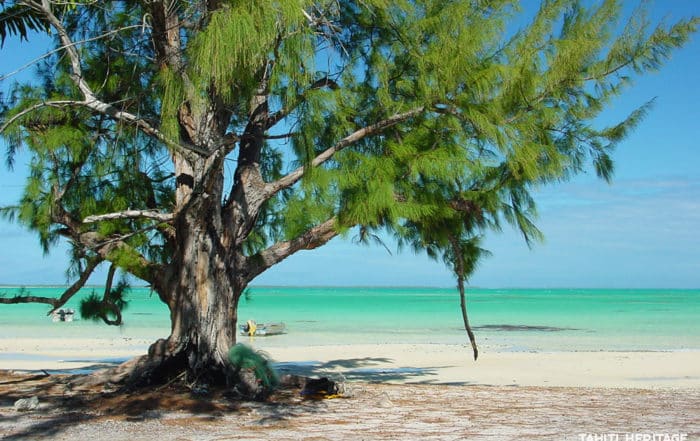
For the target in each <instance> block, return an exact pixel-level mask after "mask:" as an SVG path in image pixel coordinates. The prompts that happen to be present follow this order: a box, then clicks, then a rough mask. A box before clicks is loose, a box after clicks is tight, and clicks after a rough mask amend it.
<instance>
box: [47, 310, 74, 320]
mask: <svg viewBox="0 0 700 441" xmlns="http://www.w3.org/2000/svg"><path fill="white" fill-rule="evenodd" d="M74 315H75V311H74V310H72V309H63V308H61V309H57V310H55V311H54V312H52V313H51V319H52V320H53V321H54V322H72V321H73V316H74Z"/></svg>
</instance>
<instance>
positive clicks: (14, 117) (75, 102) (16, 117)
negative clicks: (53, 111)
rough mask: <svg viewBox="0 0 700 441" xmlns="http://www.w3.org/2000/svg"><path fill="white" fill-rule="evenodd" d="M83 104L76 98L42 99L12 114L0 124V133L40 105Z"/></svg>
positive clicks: (40, 106) (62, 105)
mask: <svg viewBox="0 0 700 441" xmlns="http://www.w3.org/2000/svg"><path fill="white" fill-rule="evenodd" d="M82 105H84V102H83V101H76V100H59V101H42V102H40V103H37V104H34V105H33V106H29V107H27V108H26V109H24V110H22V111H21V112H19V113H18V114H17V115H15V116H13V117H12V118H10V119H8V120H7V121H5V123H3V125H2V126H0V133H2V132H4V131H5V130H6V129H7V128H8V127H10V125H12V123H14V122H15V121H17V120H18V119H20V118H22V117H23V116H24V115H27V114H28V113H31V112H33V111H35V110H37V109H40V108H42V107H64V106H82Z"/></svg>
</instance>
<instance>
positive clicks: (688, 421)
mask: <svg viewBox="0 0 700 441" xmlns="http://www.w3.org/2000/svg"><path fill="white" fill-rule="evenodd" d="M148 343H149V342H148V341H145V340H143V341H141V340H137V339H129V338H114V339H107V340H104V339H68V340H56V339H45V340H40V339H2V338H0V369H5V370H7V371H0V439H3V440H24V439H55V440H71V441H72V440H76V439H92V440H111V441H114V440H152V439H172V440H192V441H201V440H229V439H245V440H270V439H278V440H345V439H347V440H356V439H366V440H375V439H376V440H389V439H421V440H458V439H470V440H521V439H546V440H550V439H551V440H580V441H596V440H598V441H622V440H625V441H626V440H634V441H665V440H669V441H676V440H682V439H684V440H696V439H697V440H700V352H698V351H688V352H631V353H626V352H558V353H507V352H504V353H498V352H494V353H492V352H489V351H488V350H485V351H482V354H481V355H480V358H479V360H478V361H477V362H474V361H473V360H472V359H471V350H470V348H468V347H466V346H457V345H416V344H392V345H336V346H294V347H278V346H275V344H274V340H265V339H258V340H257V341H251V342H248V343H251V344H252V345H253V346H255V347H256V348H258V349H262V350H265V351H266V352H267V353H268V354H269V355H270V356H271V357H272V358H273V359H274V360H275V361H276V363H277V364H276V367H277V369H278V370H279V371H280V372H282V373H297V374H302V375H308V376H329V377H331V378H333V379H336V380H339V381H344V382H345V383H346V385H347V393H346V394H345V395H344V397H343V398H340V399H333V400H320V401H306V400H302V398H301V396H300V395H299V394H298V391H297V392H294V391H287V392H283V393H280V394H279V395H278V396H275V397H273V398H272V399H271V400H270V401H269V402H267V403H239V402H234V401H231V400H228V399H226V398H225V397H222V396H219V395H203V396H202V395H195V394H193V393H192V391H190V390H187V389H179V390H162V391H156V392H151V393H147V394H142V393H132V394H114V393H111V391H109V390H103V389H94V388H93V389H88V390H80V389H75V388H71V387H69V386H68V385H67V384H66V382H65V380H64V379H63V378H64V377H63V376H61V375H57V372H58V371H63V372H69V373H79V372H82V371H81V369H88V370H89V369H95V368H99V367H103V366H110V365H113V364H114V363H115V362H117V361H119V360H123V359H126V358H129V357H131V356H134V355H138V354H140V353H143V352H144V351H145V348H146V347H147V345H148ZM42 369H43V370H48V371H49V372H51V373H52V375H50V376H43V374H41V370H42ZM31 396H36V397H38V398H39V400H40V406H39V409H37V410H34V411H30V412H18V411H15V410H14V408H13V404H14V403H15V401H16V400H18V399H20V398H28V397H31Z"/></svg>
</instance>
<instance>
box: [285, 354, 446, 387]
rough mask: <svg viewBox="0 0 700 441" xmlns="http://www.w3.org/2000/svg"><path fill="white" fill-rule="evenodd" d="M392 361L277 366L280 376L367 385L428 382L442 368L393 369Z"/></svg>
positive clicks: (351, 360) (373, 359) (350, 360)
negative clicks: (338, 380) (315, 378)
mask: <svg viewBox="0 0 700 441" xmlns="http://www.w3.org/2000/svg"><path fill="white" fill-rule="evenodd" d="M392 361H393V360H392V359H390V358H385V357H364V358H347V359H338V360H330V361H326V362H319V361H300V362H295V361H292V362H284V363H274V364H273V366H274V368H275V369H276V370H277V371H278V372H279V373H280V374H292V375H300V376H305V377H329V378H344V379H346V380H348V381H363V382H368V383H383V382H411V383H421V382H429V381H430V380H429V378H430V377H432V376H434V375H436V374H437V371H438V369H440V368H441V367H440V366H436V367H411V366H399V367H394V366H393V365H391V363H392Z"/></svg>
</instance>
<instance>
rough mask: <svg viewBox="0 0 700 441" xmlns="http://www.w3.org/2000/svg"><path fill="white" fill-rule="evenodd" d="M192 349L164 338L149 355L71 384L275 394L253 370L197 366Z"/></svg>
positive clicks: (240, 395) (257, 396)
mask: <svg viewBox="0 0 700 441" xmlns="http://www.w3.org/2000/svg"><path fill="white" fill-rule="evenodd" d="M188 349H189V348H187V347H186V346H184V345H175V346H173V345H171V344H169V342H168V341H167V340H162V339H161V340H158V341H156V342H155V343H153V344H152V345H151V347H150V348H149V350H148V354H146V355H142V356H139V357H135V358H133V359H131V360H128V361H126V362H124V363H122V364H120V365H118V366H115V367H112V368H107V369H101V370H99V371H95V372H93V373H91V374H88V375H80V376H75V377H72V378H71V379H70V381H69V384H70V386H71V388H73V389H82V388H94V387H99V386H103V387H104V388H105V389H110V390H113V389H115V388H116V389H117V390H119V391H123V392H130V391H134V390H144V389H146V390H158V389H163V388H166V387H169V386H174V385H179V386H183V387H186V388H189V389H190V390H192V391H193V392H194V393H198V394H200V393H202V394H203V393H207V392H209V391H211V390H224V391H227V392H229V393H230V394H232V395H233V396H235V397H237V398H240V399H244V400H263V399H265V398H267V397H268V396H269V395H270V394H271V393H272V389H271V388H269V387H266V386H265V385H263V384H262V383H261V382H260V381H259V380H258V379H257V378H256V376H255V374H254V372H253V371H252V370H249V369H236V368H235V367H234V366H232V365H230V364H225V365H218V366H216V365H210V366H206V367H204V368H202V367H200V368H199V369H193V368H192V366H191V365H190V363H189V357H188V354H190V353H191V352H190V351H189V350H188Z"/></svg>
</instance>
